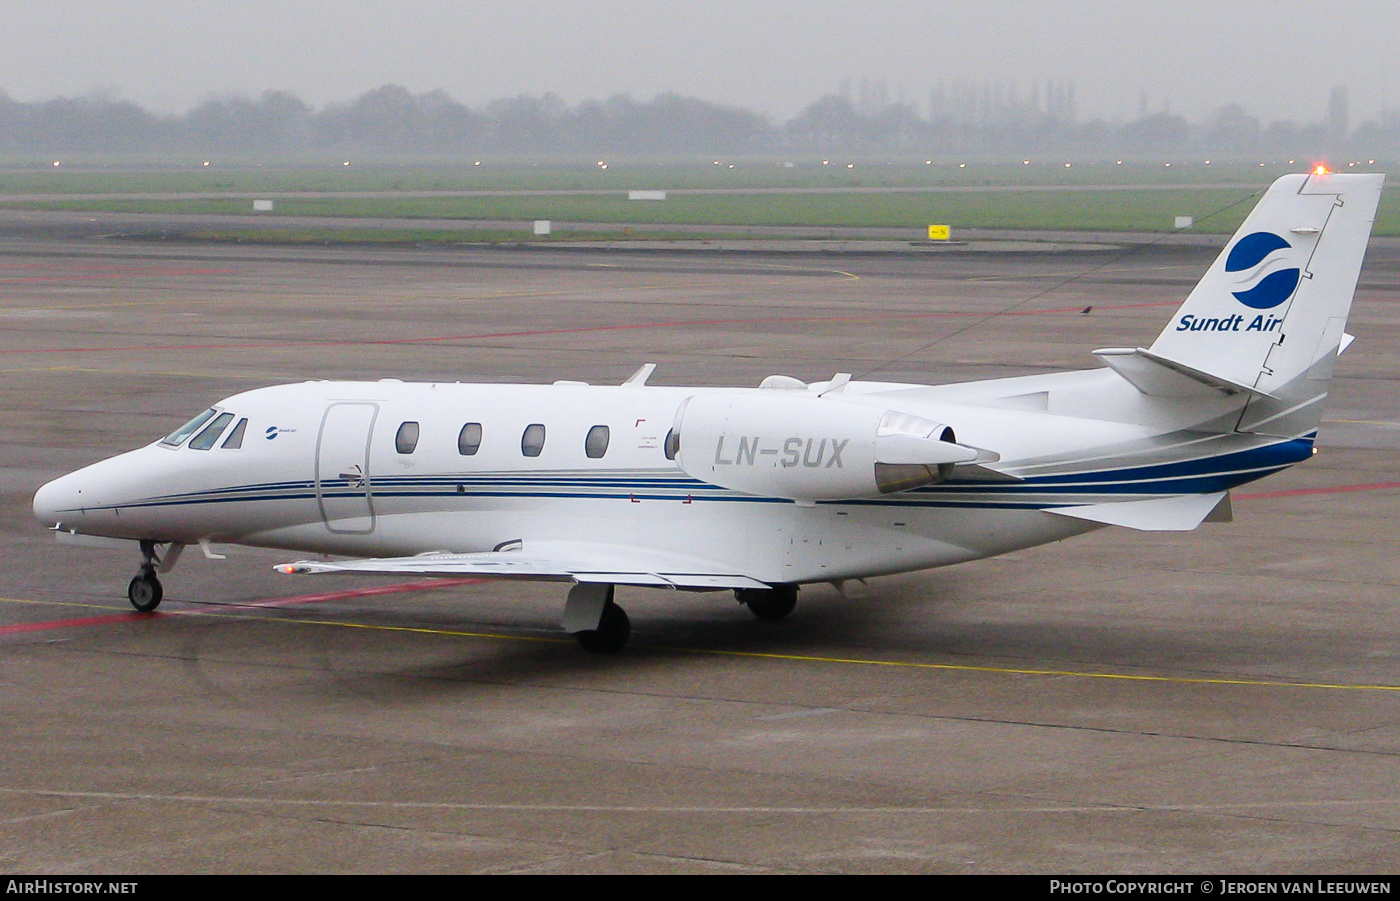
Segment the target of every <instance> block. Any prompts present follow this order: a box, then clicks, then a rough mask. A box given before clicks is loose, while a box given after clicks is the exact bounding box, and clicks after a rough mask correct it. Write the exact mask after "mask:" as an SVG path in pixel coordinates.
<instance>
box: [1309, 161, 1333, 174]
mask: <svg viewBox="0 0 1400 901" xmlns="http://www.w3.org/2000/svg"><path fill="white" fill-rule="evenodd" d="M1312 174H1313V175H1331V174H1332V170H1331V169H1328V168H1327V167H1326V166H1324V165H1323V164H1322V163H1318V164H1317V165H1316V166H1314V167H1313V171H1312Z"/></svg>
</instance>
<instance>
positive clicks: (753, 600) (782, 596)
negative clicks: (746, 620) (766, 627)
mask: <svg viewBox="0 0 1400 901" xmlns="http://www.w3.org/2000/svg"><path fill="white" fill-rule="evenodd" d="M734 600H736V601H738V602H739V603H741V604H743V605H744V606H745V607H748V608H749V612H750V613H752V614H753V615H754V616H756V617H758V618H759V619H762V620H768V621H769V622H772V621H776V620H780V619H782V618H783V617H785V616H787V615H788V614H789V613H791V612H792V611H793V609H794V608H795V607H796V606H797V586H796V585H774V586H773V587H772V588H736V589H734Z"/></svg>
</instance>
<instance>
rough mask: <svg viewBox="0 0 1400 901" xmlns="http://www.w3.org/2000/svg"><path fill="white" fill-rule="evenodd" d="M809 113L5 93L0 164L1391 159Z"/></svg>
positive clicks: (1060, 129) (1063, 115)
mask: <svg viewBox="0 0 1400 901" xmlns="http://www.w3.org/2000/svg"><path fill="white" fill-rule="evenodd" d="M851 93H852V92H851V91H850V90H849V88H847V89H846V90H844V91H842V92H840V93H834V94H828V95H825V96H823V97H820V98H818V99H817V100H816V101H814V102H813V103H811V104H810V105H809V106H807V108H806V109H804V110H803V111H802V112H801V113H800V114H798V115H797V116H796V117H794V118H793V119H791V120H790V121H787V122H774V121H772V120H771V119H770V118H769V117H768V116H764V115H761V114H759V113H755V112H752V111H750V110H746V109H741V108H737V107H732V106H724V105H721V104H716V103H711V102H709V101H706V100H700V99H697V98H694V97H684V96H680V95H678V94H660V95H658V96H656V97H653V98H652V99H650V100H644V101H639V100H635V99H633V98H632V97H630V96H627V95H625V94H619V95H617V96H614V97H610V98H608V99H606V100H602V101H596V100H585V101H582V102H580V103H577V104H574V105H569V104H568V103H566V102H564V101H563V100H562V99H560V98H559V97H557V96H555V95H554V94H544V95H542V96H532V95H525V94H522V95H520V96H517V97H511V98H506V99H501V100H495V101H492V102H490V103H488V104H486V105H485V106H484V107H482V108H479V109H473V108H471V107H468V106H466V105H464V104H461V103H459V102H457V101H455V100H453V99H452V98H451V97H449V96H448V95H447V94H446V93H444V92H443V91H431V92H429V93H426V94H416V95H415V94H413V93H411V92H410V91H408V90H407V89H406V88H403V87H400V86H398V85H385V86H383V87H380V88H376V89H374V90H372V91H369V92H367V93H365V94H363V95H361V96H360V97H357V98H355V99H354V100H351V101H349V102H347V103H332V104H329V105H327V106H325V107H324V108H322V109H319V110H317V109H313V108H312V107H310V106H309V105H307V104H306V103H305V102H303V101H302V100H301V99H300V98H298V97H297V96H295V95H294V94H290V93H287V92H284V91H268V92H266V93H264V94H263V95H262V96H261V97H258V98H256V99H254V98H249V97H242V96H229V97H220V98H211V99H209V100H206V101H205V102H203V103H201V104H199V105H198V106H196V107H195V108H194V109H192V110H190V111H189V112H188V113H185V114H183V115H164V116H163V115H157V114H155V113H152V112H149V111H147V110H145V109H143V108H141V107H139V106H137V105H136V104H133V103H130V102H127V101H123V100H120V99H117V98H115V97H112V96H109V95H106V94H103V93H100V92H97V93H93V94H89V95H87V96H83V97H73V98H58V99H54V100H47V101H42V102H34V103H21V102H18V101H15V100H12V99H10V98H9V97H8V96H7V95H6V94H4V93H3V92H0V153H6V154H24V153H45V154H48V153H62V152H92V153H103V152H106V153H151V152H161V151H170V150H181V151H188V152H191V153H217V152H232V153H239V154H285V153H304V152H309V151H326V152H336V153H346V154H395V155H402V154H428V155H458V154H461V155H480V154H487V153H497V154H499V153H519V154H530V155H551V154H561V155H562V154H579V153H587V154H607V153H639V154H657V155H718V154H737V153H799V152H805V153H837V152H846V153H884V152H916V153H921V154H922V153H937V154H940V155H947V154H950V153H969V154H999V153H1000V154H1004V153H1011V154H1020V153H1036V152H1040V153H1044V152H1051V151H1053V152H1059V153H1065V154H1084V155H1103V154H1154V153H1155V154H1162V153H1187V152H1191V153H1209V154H1218V155H1237V156H1245V155H1249V154H1257V153H1289V154H1293V153H1299V154H1305V155H1306V154H1319V153H1330V154H1339V153H1345V152H1356V153H1365V152H1369V153H1371V154H1373V155H1374V154H1376V153H1382V152H1389V151H1393V150H1396V149H1400V112H1386V113H1384V114H1382V116H1381V117H1380V118H1379V119H1378V120H1376V121H1370V122H1366V123H1363V124H1362V125H1360V126H1359V127H1357V128H1355V129H1350V128H1349V123H1348V115H1347V98H1346V89H1345V88H1344V87H1339V88H1335V89H1333V91H1332V95H1331V98H1330V101H1329V104H1328V108H1327V111H1326V116H1325V118H1324V119H1323V120H1322V121H1319V122H1313V123H1305V124H1297V123H1294V122H1286V121H1284V122H1272V123H1269V124H1267V125H1264V124H1262V123H1261V122H1260V121H1259V119H1257V118H1255V117H1253V116H1250V115H1249V114H1248V113H1246V112H1245V110H1244V109H1243V108H1241V107H1240V106H1238V105H1235V104H1230V105H1227V106H1225V107H1224V108H1222V109H1221V110H1219V111H1218V112H1217V113H1216V114H1215V115H1214V116H1212V117H1211V118H1210V119H1208V120H1207V121H1205V122H1197V123H1192V122H1188V121H1187V120H1185V119H1184V118H1182V117H1181V116H1177V115H1172V114H1171V113H1170V112H1169V111H1167V110H1166V109H1163V110H1162V111H1160V112H1155V113H1148V111H1147V109H1146V102H1145V101H1144V103H1143V105H1142V109H1141V110H1140V115H1139V117H1138V118H1136V119H1134V120H1132V121H1128V122H1106V121H1104V120H1101V119H1090V120H1081V119H1079V118H1077V115H1076V112H1075V110H1076V106H1075V97H1074V87H1073V85H1072V84H1064V83H1055V82H1051V83H1048V84H1047V85H1046V86H1045V91H1044V94H1043V96H1042V94H1041V92H1040V90H1039V88H1036V89H1033V90H1032V91H1030V92H1018V91H1017V90H1016V88H1015V87H1014V86H1005V85H1002V84H1000V83H996V84H991V83H965V82H960V83H954V84H952V85H950V86H946V87H945V86H943V85H940V86H939V87H938V88H937V89H936V90H935V91H934V92H932V94H931V96H930V100H929V104H928V115H926V116H921V115H920V114H919V113H918V111H917V110H916V109H915V106H914V104H912V103H907V102H905V101H904V100H903V99H902V98H899V99H896V100H890V98H889V97H888V92H887V91H886V90H885V89H884V87H883V85H882V84H877V85H874V86H871V85H868V84H862V86H861V90H860V94H859V96H858V97H857V98H854V99H853V97H852V96H851Z"/></svg>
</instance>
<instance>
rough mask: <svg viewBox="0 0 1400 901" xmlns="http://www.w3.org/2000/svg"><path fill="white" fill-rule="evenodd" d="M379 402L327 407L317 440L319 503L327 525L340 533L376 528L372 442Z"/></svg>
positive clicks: (371, 530) (354, 532)
mask: <svg viewBox="0 0 1400 901" xmlns="http://www.w3.org/2000/svg"><path fill="white" fill-rule="evenodd" d="M378 415H379V405H378V404H368V403H336V404H331V405H330V406H329V407H327V408H326V415H325V416H324V417H322V419H321V434H320V435H319V436H318V437H317V439H316V503H317V504H319V505H320V508H321V518H322V519H323V520H324V521H325V523H326V528H327V529H328V530H330V531H332V532H336V533H338V534H351V535H364V534H368V533H369V532H373V531H374V499H373V497H372V486H371V484H370V473H369V445H370V438H371V436H373V434H374V420H375V417H376V416H378Z"/></svg>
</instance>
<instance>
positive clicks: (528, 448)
mask: <svg viewBox="0 0 1400 901" xmlns="http://www.w3.org/2000/svg"><path fill="white" fill-rule="evenodd" d="M542 450H544V426H543V425H542V424H540V423H538V422H535V423H531V424H530V425H527V426H526V427H525V434H523V435H521V436H520V452H521V453H522V454H524V455H525V456H527V457H538V456H539V455H540V451H542Z"/></svg>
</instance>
